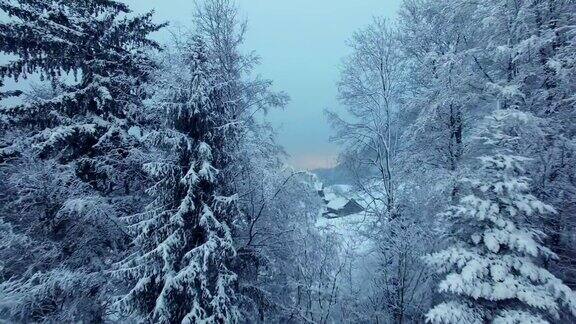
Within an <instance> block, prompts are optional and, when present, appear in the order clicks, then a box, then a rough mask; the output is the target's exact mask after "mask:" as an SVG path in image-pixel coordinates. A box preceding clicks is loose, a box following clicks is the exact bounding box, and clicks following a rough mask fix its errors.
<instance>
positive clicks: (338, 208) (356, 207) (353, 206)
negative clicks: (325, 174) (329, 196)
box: [323, 199, 364, 218]
mask: <svg viewBox="0 0 576 324" xmlns="http://www.w3.org/2000/svg"><path fill="white" fill-rule="evenodd" d="M362 211H364V208H363V207H362V206H361V205H360V204H359V203H358V202H357V201H356V200H355V199H350V200H348V201H346V202H345V203H344V204H339V205H336V204H334V203H333V201H331V202H330V203H328V204H327V205H326V211H325V212H324V214H323V216H324V217H326V218H339V217H345V216H348V215H352V214H357V213H359V212H362Z"/></svg>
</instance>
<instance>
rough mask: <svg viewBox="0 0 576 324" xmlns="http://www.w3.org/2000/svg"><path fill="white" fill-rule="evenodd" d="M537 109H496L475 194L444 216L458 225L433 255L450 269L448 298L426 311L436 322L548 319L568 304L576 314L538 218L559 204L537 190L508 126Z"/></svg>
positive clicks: (445, 283) (443, 288) (441, 268)
mask: <svg viewBox="0 0 576 324" xmlns="http://www.w3.org/2000/svg"><path fill="white" fill-rule="evenodd" d="M530 119H531V116H530V114H527V113H522V112H519V111H515V110H497V111H496V112H494V113H493V114H492V116H490V117H488V119H487V125H488V126H487V128H486V130H485V131H483V132H482V136H481V139H483V142H484V143H485V144H487V146H488V147H489V148H490V152H491V153H490V154H489V155H485V156H482V157H480V164H481V167H480V170H479V172H478V174H477V175H476V176H475V177H473V178H471V179H467V180H466V181H465V182H466V183H467V184H468V185H469V186H470V187H471V192H470V194H469V195H467V196H464V197H463V198H461V199H460V202H459V204H458V205H456V206H453V207H451V208H450V209H449V210H448V211H447V212H445V213H444V214H443V215H442V216H444V217H446V219H447V220H448V221H449V222H450V223H451V224H452V227H451V229H450V231H451V232H450V234H451V235H452V236H453V238H454V241H453V245H451V246H450V247H448V248H446V249H444V250H442V251H440V252H437V253H434V254H431V255H429V256H427V257H426V261H427V263H428V264H429V265H430V266H431V267H433V268H434V269H435V270H437V271H438V272H439V273H441V274H443V275H444V278H443V279H442V280H441V281H440V284H439V290H440V292H442V293H444V294H445V295H446V296H447V301H445V302H443V303H441V304H439V305H437V306H435V307H434V308H432V309H431V310H430V311H429V312H428V314H427V321H428V322H432V323H486V322H487V321H488V322H494V323H543V322H545V321H546V319H547V318H551V319H555V318H558V316H559V310H560V308H561V307H566V308H567V309H568V310H569V311H570V312H572V313H573V314H576V294H574V292H573V291H572V290H571V289H570V288H569V287H567V286H566V285H565V284H564V283H562V281H561V280H559V279H558V278H556V277H555V276H554V275H553V274H551V273H550V272H549V271H548V270H546V269H545V268H543V267H542V266H541V263H540V262H541V260H543V259H546V258H554V257H555V255H554V253H553V252H552V251H551V250H550V249H548V248H547V247H546V246H544V245H543V244H542V243H541V240H542V237H543V233H542V232H541V231H539V230H538V229H537V228H533V226H531V224H532V223H533V220H534V218H535V217H537V216H538V215H539V214H554V213H555V210H554V208H553V207H552V206H549V205H547V204H545V203H543V202H542V201H540V200H539V199H537V198H536V197H535V196H533V195H532V194H530V191H529V189H530V186H529V182H530V179H529V178H528V177H527V175H526V174H525V171H524V169H523V167H522V165H523V163H525V162H526V160H527V158H525V157H522V156H518V155H514V154H512V153H510V151H509V150H508V149H507V148H508V147H510V145H512V144H513V143H514V142H515V141H517V137H516V136H515V134H514V133H513V132H512V131H510V130H513V128H512V129H510V128H508V127H506V125H507V124H508V123H510V122H511V121H518V120H520V121H521V122H522V121H524V122H528V121H529V120H530Z"/></svg>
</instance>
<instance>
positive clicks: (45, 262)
mask: <svg viewBox="0 0 576 324" xmlns="http://www.w3.org/2000/svg"><path fill="white" fill-rule="evenodd" d="M0 9H1V10H2V15H3V18H5V19H3V20H2V22H1V23H0V39H1V41H0V51H1V52H2V53H4V54H8V55H9V57H10V60H9V62H8V63H7V64H5V65H3V66H2V67H0V79H2V80H3V81H4V80H5V79H6V78H13V79H15V80H16V81H17V82H18V83H17V85H19V84H22V83H23V85H22V86H21V89H23V90H26V88H27V87H26V83H29V82H26V81H24V82H22V81H23V80H25V79H29V78H30V79H38V78H39V79H40V80H41V81H46V82H45V83H47V87H48V88H51V91H40V92H38V91H35V87H32V90H30V91H28V90H26V91H25V92H26V96H24V98H23V100H21V101H19V102H16V103H15V104H13V105H7V106H3V107H1V108H0V121H1V125H0V136H1V137H2V141H1V142H2V144H1V145H0V165H1V166H0V169H1V170H0V174H1V176H2V178H1V181H2V182H3V183H5V186H3V187H2V189H3V191H2V195H0V200H1V203H0V216H1V217H2V220H3V221H4V222H5V223H6V224H10V226H11V227H10V228H11V233H13V235H12V234H11V235H7V239H6V241H5V242H3V244H2V247H0V249H1V250H2V251H1V252H0V253H2V255H3V257H4V258H5V259H4V261H3V262H5V264H7V265H8V266H6V267H4V266H3V267H2V268H1V269H0V272H2V274H0V277H2V278H6V279H7V280H5V281H3V282H2V283H1V284H0V318H1V319H2V320H7V321H10V322H13V321H16V322H42V321H48V322H73V321H85V322H99V321H103V320H104V318H105V317H106V312H105V308H106V303H107V299H108V297H107V292H106V289H107V288H106V280H105V278H104V277H103V271H104V269H106V268H107V264H109V263H110V262H111V259H113V258H115V257H116V256H115V253H117V252H118V250H119V249H120V248H121V247H122V246H123V245H124V244H125V242H126V241H127V235H126V233H125V231H124V228H123V225H122V224H121V222H120V220H119V219H120V217H121V216H123V215H126V214H131V213H133V209H137V206H138V204H139V203H138V200H139V199H140V198H139V195H138V194H137V193H138V192H139V191H141V189H140V188H141V184H140V182H139V181H136V179H138V178H139V177H141V174H143V173H142V171H141V167H140V165H139V162H138V159H139V156H140V151H139V149H138V148H137V147H138V141H137V140H136V139H135V138H134V137H133V136H131V135H130V134H129V132H128V130H129V128H130V127H131V125H134V124H135V123H137V122H138V118H137V111H138V106H139V105H140V101H141V99H142V94H141V93H140V92H139V89H140V85H141V84H142V83H144V82H145V81H146V79H147V74H148V69H149V68H150V66H151V62H150V60H149V59H148V57H147V55H146V54H145V51H146V50H149V49H151V48H158V45H157V44H156V43H155V42H153V41H151V40H149V39H148V36H149V34H150V33H151V32H154V31H156V30H158V29H159V28H160V27H161V26H159V25H156V24H153V23H152V22H151V13H148V14H145V15H142V16H133V15H130V16H129V12H130V11H129V8H128V7H127V6H126V5H125V4H123V3H121V2H117V1H112V0H86V1H67V0H49V1H31V0H18V1H17V0H5V1H0ZM28 85H29V84H28ZM39 88H42V89H43V88H45V87H44V85H41V86H40V87H39ZM16 94H19V91H11V92H5V93H3V94H2V96H4V95H16ZM8 237H14V238H15V239H14V240H10V239H8ZM23 238H25V239H23ZM23 243H26V244H23ZM7 251H12V252H13V253H7Z"/></svg>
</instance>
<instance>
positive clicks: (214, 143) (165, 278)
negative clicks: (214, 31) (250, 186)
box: [116, 37, 238, 323]
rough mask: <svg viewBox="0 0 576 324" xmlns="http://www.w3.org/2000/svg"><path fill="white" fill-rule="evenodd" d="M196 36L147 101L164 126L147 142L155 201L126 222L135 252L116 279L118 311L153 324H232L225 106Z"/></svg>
mask: <svg viewBox="0 0 576 324" xmlns="http://www.w3.org/2000/svg"><path fill="white" fill-rule="evenodd" d="M204 49H205V45H204V43H203V42H202V40H201V39H200V38H199V37H191V38H189V39H185V40H182V41H179V42H177V43H176V44H175V45H174V49H173V50H172V51H169V53H168V54H167V55H166V59H165V62H164V69H163V71H162V72H161V73H160V75H159V76H158V78H157V80H156V84H157V85H158V87H159V91H158V94H157V96H156V98H155V99H154V100H153V102H152V104H151V105H152V106H153V109H160V110H162V111H163V112H164V115H165V117H166V125H165V126H164V127H163V128H162V129H160V130H158V131H156V132H153V133H151V134H149V135H148V138H149V140H150V141H152V142H154V143H155V144H156V147H159V148H164V149H163V150H162V152H163V153H161V154H163V155H164V156H162V157H161V158H159V159H158V160H156V161H154V162H151V163H148V164H146V165H145V170H146V171H147V172H148V173H149V174H150V175H151V176H152V177H154V178H155V179H156V182H155V184H154V185H153V186H152V187H151V188H150V189H149V194H150V195H151V196H152V197H154V201H153V202H152V203H151V204H150V205H149V206H148V208H147V210H146V212H144V213H142V214H140V215H136V216H134V217H133V218H132V223H133V225H132V229H133V230H134V231H135V233H136V238H135V240H134V243H135V245H136V249H137V250H136V252H135V253H134V254H132V255H130V256H129V257H128V258H127V259H126V260H124V261H123V262H122V263H121V264H119V268H118V270H117V271H116V273H117V274H118V275H119V276H120V277H121V278H125V279H127V280H129V281H130V282H132V285H131V288H130V291H129V292H128V293H127V294H125V295H124V296H122V297H121V298H120V299H119V300H118V303H117V304H118V305H119V306H120V309H121V310H123V311H124V312H126V313H127V314H128V315H136V316H141V317H144V318H146V319H147V320H150V321H154V322H159V323H177V322H183V323H199V322H235V321H236V320H237V318H238V310H237V307H236V305H235V303H236V297H235V291H234V285H235V281H236V275H235V274H234V273H233V272H232V271H231V270H230V267H229V262H230V259H231V258H233V257H234V256H235V253H236V252H235V248H234V246H233V242H232V236H231V232H230V228H229V226H228V224H229V223H230V221H231V219H232V218H233V217H234V216H235V215H234V214H233V213H234V212H235V211H236V208H234V202H235V200H236V198H235V196H234V195H232V194H230V193H229V192H226V191H227V189H225V187H224V186H223V185H222V178H221V177H220V175H219V170H220V169H221V168H223V167H225V166H226V163H228V162H227V156H226V152H225V150H224V148H225V146H224V143H225V141H226V135H227V133H226V130H227V128H226V127H222V126H223V125H224V124H225V122H226V119H225V116H226V115H225V111H224V109H225V106H224V105H223V103H222V102H221V101H220V97H219V90H218V85H217V84H215V82H214V79H213V77H212V76H211V65H210V62H209V61H208V60H207V57H206V54H205V52H204Z"/></svg>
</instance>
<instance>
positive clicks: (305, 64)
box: [124, 0, 400, 168]
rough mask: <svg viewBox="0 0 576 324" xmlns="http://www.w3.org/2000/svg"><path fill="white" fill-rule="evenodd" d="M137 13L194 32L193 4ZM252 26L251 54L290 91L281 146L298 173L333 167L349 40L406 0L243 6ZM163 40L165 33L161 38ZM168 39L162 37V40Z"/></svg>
mask: <svg viewBox="0 0 576 324" xmlns="http://www.w3.org/2000/svg"><path fill="white" fill-rule="evenodd" d="M124 1H125V2H126V3H128V4H130V5H131V7H132V8H134V10H136V11H145V10H149V9H155V10H156V16H157V19H158V20H159V21H164V20H166V21H169V22H173V23H179V24H183V25H189V23H190V14H191V12H192V6H193V1H192V0H124ZM238 3H239V5H240V8H241V10H242V13H243V15H244V16H245V17H246V18H247V19H248V23H249V26H248V27H249V30H248V35H247V40H246V41H247V48H249V49H253V50H255V51H256V52H257V53H258V54H259V55H260V56H261V57H262V66H260V68H259V69H258V73H259V74H261V75H262V76H264V77H266V78H269V79H272V80H273V81H274V83H275V88H276V89H279V90H284V91H286V92H287V93H288V94H289V95H290V97H291V99H292V100H291V102H290V104H289V106H288V107H287V108H286V110H283V111H276V112H272V113H271V114H270V115H269V118H270V120H271V121H272V123H273V125H274V126H275V128H276V129H277V131H278V133H279V134H278V139H279V141H280V143H281V144H282V145H283V146H284V147H285V148H286V151H287V152H288V153H289V154H290V156H291V162H292V163H293V164H295V165H296V166H298V167H303V168H317V167H325V166H330V165H332V164H333V163H334V160H335V157H336V155H337V147H336V146H335V145H334V144H332V143H330V142H329V137H330V135H331V131H330V127H329V125H328V124H327V123H326V119H325V118H324V113H323V111H324V109H326V108H330V109H338V106H337V101H336V85H335V84H336V80H337V78H338V66H339V64H340V61H341V58H342V57H343V56H344V55H346V53H347V48H346V40H347V39H348V38H349V37H350V36H351V34H352V32H353V31H354V30H356V29H358V28H361V27H363V26H365V25H366V24H368V23H369V22H370V20H371V19H372V17H373V16H375V15H382V16H387V17H394V16H395V14H396V10H397V9H398V6H399V3H400V0H346V1H345V0H238ZM161 35H163V34H161ZM160 37H163V36H160Z"/></svg>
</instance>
